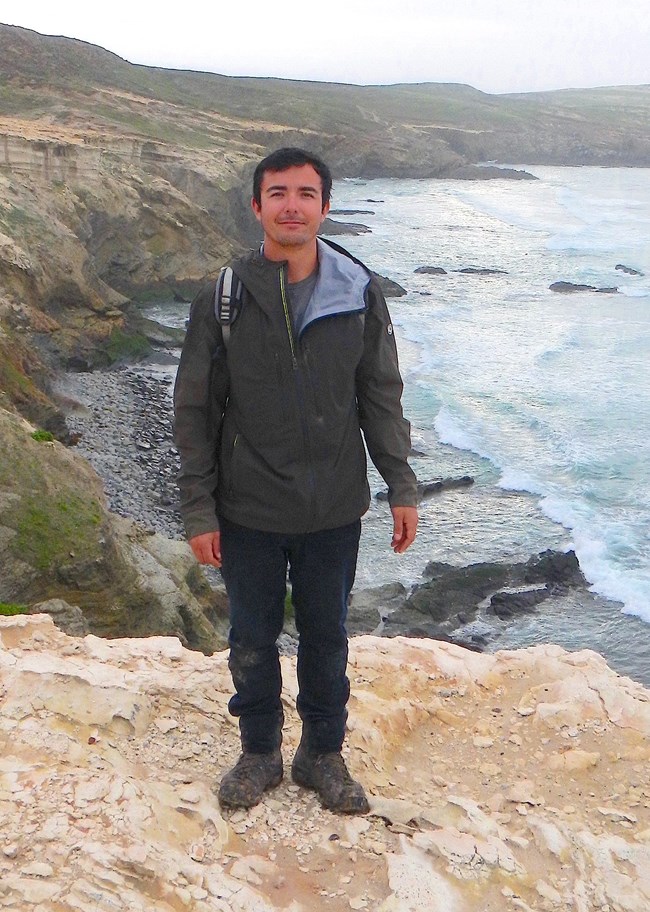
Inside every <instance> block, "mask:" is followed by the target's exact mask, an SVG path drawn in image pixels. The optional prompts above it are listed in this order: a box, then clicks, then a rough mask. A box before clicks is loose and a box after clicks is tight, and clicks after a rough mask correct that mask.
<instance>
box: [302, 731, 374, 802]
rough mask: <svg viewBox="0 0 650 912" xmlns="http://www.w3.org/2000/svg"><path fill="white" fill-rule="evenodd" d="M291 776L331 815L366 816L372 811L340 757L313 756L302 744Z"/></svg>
mask: <svg viewBox="0 0 650 912" xmlns="http://www.w3.org/2000/svg"><path fill="white" fill-rule="evenodd" d="M291 776H292V778H293V781H294V782H295V783H296V784H297V785H302V786H303V787H304V788H308V789H313V790H314V791H315V792H317V794H318V797H319V798H320V801H321V804H322V805H323V807H324V808H327V809H328V810H330V811H335V812H336V813H338V814H367V813H368V811H369V810H370V806H369V805H368V799H367V798H366V793H365V792H364V790H363V786H362V785H361V783H359V782H356V781H355V780H354V779H353V778H352V776H351V775H350V773H349V772H348V769H347V767H346V765H345V760H344V759H343V757H342V756H341V754H340V753H337V752H333V753H329V754H312V753H310V752H309V751H308V750H307V748H306V746H305V744H304V742H303V741H301V742H300V746H299V747H298V750H297V751H296V756H295V757H294V759H293V764H292V767H291Z"/></svg>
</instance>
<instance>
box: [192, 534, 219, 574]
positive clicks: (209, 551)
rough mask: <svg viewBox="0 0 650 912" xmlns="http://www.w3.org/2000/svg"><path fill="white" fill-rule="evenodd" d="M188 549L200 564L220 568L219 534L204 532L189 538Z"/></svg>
mask: <svg viewBox="0 0 650 912" xmlns="http://www.w3.org/2000/svg"><path fill="white" fill-rule="evenodd" d="M190 548H191V549H192V551H193V552H194V557H195V558H196V559H197V561H198V562H199V563H200V564H210V565H211V566H212V567H220V566H221V533H220V532H204V533H203V535H195V536H194V538H190Z"/></svg>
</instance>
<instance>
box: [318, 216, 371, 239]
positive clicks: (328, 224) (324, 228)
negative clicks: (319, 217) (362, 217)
mask: <svg viewBox="0 0 650 912" xmlns="http://www.w3.org/2000/svg"><path fill="white" fill-rule="evenodd" d="M320 233H321V234H323V235H325V236H332V235H337V234H349V235H352V236H356V235H359V234H371V233H372V229H371V228H368V226H367V225H361V224H358V223H356V222H337V221H336V220H335V219H331V218H326V219H325V221H324V222H323V224H322V225H321V227H320Z"/></svg>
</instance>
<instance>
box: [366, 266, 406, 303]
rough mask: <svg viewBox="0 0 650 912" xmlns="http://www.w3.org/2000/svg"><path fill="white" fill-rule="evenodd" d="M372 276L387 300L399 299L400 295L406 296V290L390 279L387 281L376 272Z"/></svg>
mask: <svg viewBox="0 0 650 912" xmlns="http://www.w3.org/2000/svg"><path fill="white" fill-rule="evenodd" d="M373 275H374V276H375V278H376V279H377V281H378V282H379V286H380V288H381V290H382V291H383V293H384V295H385V296H386V297H387V298H401V297H402V295H405V294H408V292H407V290H406V288H402V286H401V285H398V284H397V282H393V280H392V279H387V278H386V276H382V275H379V273H377V272H373Z"/></svg>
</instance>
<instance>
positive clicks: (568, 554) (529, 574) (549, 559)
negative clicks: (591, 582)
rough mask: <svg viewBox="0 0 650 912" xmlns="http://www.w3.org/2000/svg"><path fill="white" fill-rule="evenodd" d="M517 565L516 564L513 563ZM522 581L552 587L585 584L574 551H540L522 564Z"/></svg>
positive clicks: (580, 585)
mask: <svg viewBox="0 0 650 912" xmlns="http://www.w3.org/2000/svg"><path fill="white" fill-rule="evenodd" d="M515 566H517V565H515ZM522 582H524V583H545V584H546V585H550V586H552V587H558V586H559V587H562V588H570V587H572V586H579V587H583V586H587V580H586V579H585V577H584V574H583V572H582V570H581V569H580V564H579V563H578V558H577V557H576V554H575V551H551V550H550V549H549V550H548V551H542V552H541V554H537V555H536V556H535V557H531V558H530V559H529V560H528V561H527V562H526V564H525V566H524V573H523V579H522Z"/></svg>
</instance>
